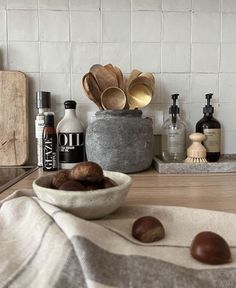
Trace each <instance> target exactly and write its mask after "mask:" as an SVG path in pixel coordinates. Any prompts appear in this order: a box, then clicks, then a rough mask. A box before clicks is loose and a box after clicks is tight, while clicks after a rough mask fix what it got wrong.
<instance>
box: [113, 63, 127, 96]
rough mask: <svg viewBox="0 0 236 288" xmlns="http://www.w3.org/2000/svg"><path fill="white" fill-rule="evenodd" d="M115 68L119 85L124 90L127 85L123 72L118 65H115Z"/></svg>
mask: <svg viewBox="0 0 236 288" xmlns="http://www.w3.org/2000/svg"><path fill="white" fill-rule="evenodd" d="M114 69H115V73H116V77H117V80H118V86H119V88H120V89H122V90H124V89H125V85H124V76H123V73H122V71H121V70H120V68H119V67H117V66H114Z"/></svg>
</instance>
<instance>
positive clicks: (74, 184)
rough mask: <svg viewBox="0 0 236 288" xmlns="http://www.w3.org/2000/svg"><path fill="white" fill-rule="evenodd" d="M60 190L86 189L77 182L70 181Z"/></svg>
mask: <svg viewBox="0 0 236 288" xmlns="http://www.w3.org/2000/svg"><path fill="white" fill-rule="evenodd" d="M59 189H60V190H66V191H84V187H83V185H82V184H80V183H79V182H78V181H75V180H68V181H66V182H64V183H63V184H62V185H61V186H60V187H59Z"/></svg>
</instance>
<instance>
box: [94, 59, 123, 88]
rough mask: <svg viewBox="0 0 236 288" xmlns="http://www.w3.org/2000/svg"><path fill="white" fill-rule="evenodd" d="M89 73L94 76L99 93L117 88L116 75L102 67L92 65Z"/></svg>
mask: <svg viewBox="0 0 236 288" xmlns="http://www.w3.org/2000/svg"><path fill="white" fill-rule="evenodd" d="M90 72H91V74H92V75H93V76H94V78H95V80H96V82H97V84H98V87H99V89H100V91H101V92H103V91H104V90H105V89H106V88H108V87H118V81H117V78H116V75H115V74H113V73H111V72H110V71H108V70H107V69H106V68H105V67H103V66H102V65H100V64H95V65H93V66H92V67H91V68H90Z"/></svg>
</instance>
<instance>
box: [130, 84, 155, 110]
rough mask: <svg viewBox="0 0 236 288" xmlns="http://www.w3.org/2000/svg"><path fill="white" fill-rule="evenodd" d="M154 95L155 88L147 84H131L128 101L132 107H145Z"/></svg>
mask: <svg viewBox="0 0 236 288" xmlns="http://www.w3.org/2000/svg"><path fill="white" fill-rule="evenodd" d="M152 96H153V90H151V88H150V87H149V86H146V85H145V84H141V83H140V84H134V85H130V86H129V89H128V92H127V102H128V104H129V108H130V109H135V108H143V107H145V106H147V105H148V104H149V103H150V102H151V100H152Z"/></svg>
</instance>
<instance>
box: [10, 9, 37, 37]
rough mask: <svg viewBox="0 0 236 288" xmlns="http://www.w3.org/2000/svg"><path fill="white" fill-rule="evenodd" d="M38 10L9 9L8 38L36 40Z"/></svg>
mask: <svg viewBox="0 0 236 288" xmlns="http://www.w3.org/2000/svg"><path fill="white" fill-rule="evenodd" d="M37 16H38V11H36V10H10V11H8V17H7V20H8V40H10V41H11V40H13V41H37V40H38V19H37V18H38V17H37Z"/></svg>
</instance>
